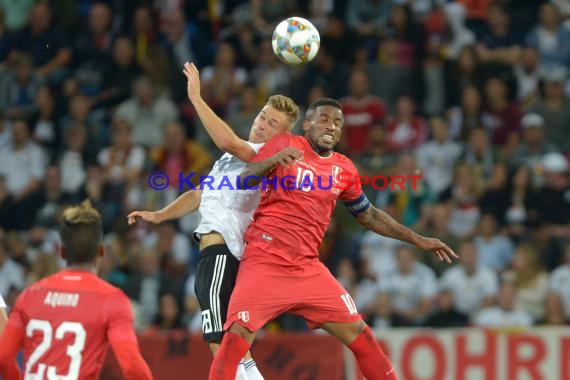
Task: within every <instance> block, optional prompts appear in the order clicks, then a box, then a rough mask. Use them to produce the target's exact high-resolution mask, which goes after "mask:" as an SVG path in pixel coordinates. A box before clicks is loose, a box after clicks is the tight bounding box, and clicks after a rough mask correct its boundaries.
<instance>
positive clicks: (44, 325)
mask: <svg viewBox="0 0 570 380" xmlns="http://www.w3.org/2000/svg"><path fill="white" fill-rule="evenodd" d="M36 331H40V332H41V333H42V341H41V343H40V344H39V345H38V346H37V347H36V349H35V350H34V352H32V354H31V355H30V358H29V359H28V362H27V363H26V374H25V376H24V380H43V379H44V374H45V372H46V369H47V379H48V380H76V379H77V378H79V369H80V368H81V359H82V358H81V353H82V352H83V349H84V348H85V339H86V337H87V334H86V332H85V329H84V328H83V325H81V323H78V322H63V323H62V324H61V325H59V327H58V328H57V329H56V330H55V339H57V340H62V339H63V338H64V336H65V335H66V334H73V335H75V341H74V342H73V344H72V345H69V346H67V356H69V358H70V359H71V360H70V362H69V370H68V372H67V374H66V375H60V374H58V373H57V368H55V367H54V366H48V365H46V364H44V363H38V361H39V360H40V358H41V357H42V356H43V355H44V354H45V353H46V352H47V351H48V350H49V349H50V348H51V346H52V340H53V338H54V336H53V327H52V326H51V324H50V323H49V322H48V321H44V320H41V319H30V321H29V322H28V325H27V326H26V336H27V337H28V338H32V337H33V335H34V332H36ZM36 363H37V364H38V368H37V371H36V373H32V372H31V370H32V368H33V367H34V366H35V365H36Z"/></svg>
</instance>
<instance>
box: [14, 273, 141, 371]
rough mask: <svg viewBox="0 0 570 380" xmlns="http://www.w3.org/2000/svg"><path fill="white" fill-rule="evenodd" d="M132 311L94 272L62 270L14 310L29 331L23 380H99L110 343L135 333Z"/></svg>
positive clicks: (34, 288)
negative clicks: (131, 316)
mask: <svg viewBox="0 0 570 380" xmlns="http://www.w3.org/2000/svg"><path fill="white" fill-rule="evenodd" d="M129 308H130V303H129V300H128V298H127V297H126V296H125V295H124V294H123V293H122V292H121V291H120V290H119V289H117V288H115V287H113V286H112V285H110V284H108V283H106V282H105V281H103V280H101V279H99V278H98V277H97V276H96V275H95V274H94V273H91V272H85V271H76V270H62V271H60V272H58V273H56V274H54V275H52V276H50V277H47V278H46V279H44V280H41V281H39V282H37V283H35V284H33V285H31V286H30V287H29V288H27V289H26V290H25V291H24V292H23V293H22V294H21V295H20V297H19V298H18V301H17V302H16V305H15V307H14V310H13V313H17V315H16V316H17V317H18V322H19V323H21V325H22V326H21V327H22V328H23V329H24V331H25V338H24V344H23V348H24V363H25V370H24V371H25V375H24V379H34V380H43V379H66V380H73V379H78V380H79V379H81V380H86V379H98V378H99V373H100V371H101V368H102V365H103V361H104V359H105V354H106V352H107V348H108V343H109V337H111V339H117V336H119V335H120V334H129V333H132V320H131V318H130V315H131V314H130V310H129ZM128 323H131V326H125V324H128ZM121 329H123V330H128V331H124V332H121V331H120V330H121ZM113 337H114V338H113Z"/></svg>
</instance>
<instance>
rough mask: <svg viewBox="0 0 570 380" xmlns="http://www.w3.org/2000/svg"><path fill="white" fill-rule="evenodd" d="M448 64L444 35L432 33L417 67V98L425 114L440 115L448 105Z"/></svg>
mask: <svg viewBox="0 0 570 380" xmlns="http://www.w3.org/2000/svg"><path fill="white" fill-rule="evenodd" d="M446 72H447V70H446V64H445V59H444V56H443V37H442V36H441V35H440V34H436V33H432V34H430V35H429V36H428V37H427V42H426V52H425V56H424V58H423V61H422V62H421V63H420V64H419V65H417V67H416V69H415V83H414V89H415V91H414V92H415V94H414V95H415V99H416V102H417V104H418V105H419V107H418V108H419V109H420V112H421V113H422V114H423V115H426V116H427V117H429V116H432V117H433V116H438V115H441V114H443V111H444V110H445V106H446V94H445V90H446V83H445V75H446Z"/></svg>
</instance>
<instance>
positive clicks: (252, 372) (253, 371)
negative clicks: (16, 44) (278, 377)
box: [244, 359, 264, 380]
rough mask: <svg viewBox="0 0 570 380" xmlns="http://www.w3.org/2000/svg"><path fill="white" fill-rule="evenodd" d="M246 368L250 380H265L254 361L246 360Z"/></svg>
mask: <svg viewBox="0 0 570 380" xmlns="http://www.w3.org/2000/svg"><path fill="white" fill-rule="evenodd" d="M244 367H245V371H246V372H247V379H248V380H264V378H263V376H261V373H260V372H259V369H258V368H257V365H256V364H255V362H254V361H253V359H249V360H246V361H245V363H244Z"/></svg>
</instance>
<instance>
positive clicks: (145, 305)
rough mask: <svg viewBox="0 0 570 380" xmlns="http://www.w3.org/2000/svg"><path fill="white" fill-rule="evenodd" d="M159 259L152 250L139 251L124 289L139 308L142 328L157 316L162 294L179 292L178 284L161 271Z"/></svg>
mask: <svg viewBox="0 0 570 380" xmlns="http://www.w3.org/2000/svg"><path fill="white" fill-rule="evenodd" d="M159 260H160V256H159V255H158V253H157V252H156V251H154V250H149V249H146V250H144V251H143V252H142V253H140V256H139V258H138V265H137V267H136V269H135V271H134V272H133V273H131V274H130V276H129V279H128V281H127V284H126V285H125V289H124V290H125V293H126V294H127V296H129V298H130V299H131V300H132V301H133V302H134V303H135V304H136V305H137V307H138V308H139V310H140V316H141V322H142V323H141V326H142V327H143V328H144V327H148V326H150V325H151V324H152V322H153V321H154V319H155V318H156V317H157V315H158V313H159V310H160V299H161V297H162V296H163V295H164V294H180V284H178V282H177V281H176V280H175V279H173V278H171V277H169V276H167V275H165V274H164V273H163V272H162V270H161V269H160V263H159Z"/></svg>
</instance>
